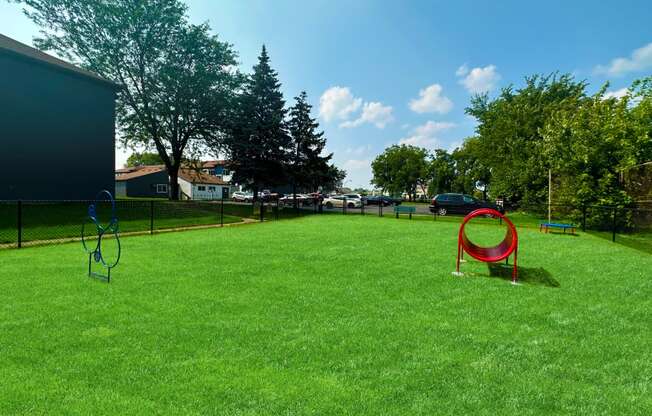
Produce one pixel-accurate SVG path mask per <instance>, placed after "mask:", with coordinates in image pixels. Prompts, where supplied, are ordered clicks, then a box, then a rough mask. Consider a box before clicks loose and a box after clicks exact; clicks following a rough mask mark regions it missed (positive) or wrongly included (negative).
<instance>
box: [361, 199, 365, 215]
mask: <svg viewBox="0 0 652 416" xmlns="http://www.w3.org/2000/svg"><path fill="white" fill-rule="evenodd" d="M360 202H361V203H362V205H361V206H360V213H361V214H362V215H364V202H363V201H360Z"/></svg>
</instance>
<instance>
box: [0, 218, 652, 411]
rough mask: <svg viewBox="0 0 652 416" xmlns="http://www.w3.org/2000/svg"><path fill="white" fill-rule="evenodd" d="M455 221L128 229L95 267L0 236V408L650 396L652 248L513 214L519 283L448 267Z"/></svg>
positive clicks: (584, 406) (541, 401)
mask: <svg viewBox="0 0 652 416" xmlns="http://www.w3.org/2000/svg"><path fill="white" fill-rule="evenodd" d="M457 227H458V224H454V223H450V222H443V221H442V222H435V221H432V222H429V221H409V220H407V219H401V220H395V219H393V218H377V217H371V216H369V217H362V216H339V215H337V216H336V215H330V216H329V215H324V216H312V217H304V218H299V219H295V220H287V221H277V222H270V223H263V224H251V225H242V226H235V227H225V228H224V229H209V230H199V231H188V232H179V233H170V234H163V235H156V236H141V237H129V238H124V239H123V246H124V253H123V261H122V263H121V264H120V265H119V266H118V267H117V268H116V269H115V270H114V274H113V276H114V280H113V281H112V283H111V284H105V283H101V282H98V281H95V280H91V279H88V278H86V277H85V269H86V257H85V255H84V254H83V252H82V251H81V247H80V244H65V245H60V246H48V247H34V248H26V249H22V250H3V251H0V325H1V330H0V414H48V415H52V414H66V415H74V414H119V415H128V414H133V415H142V414H184V415H185V414H229V415H265V414H268V415H279V414H283V415H303V414H319V415H323V414H331V415H341V414H351V415H367V414H373V415H388V414H395V415H418V414H421V415H435V414H437V415H439V414H449V415H462V414H481V415H496V414H498V415H509V414H515V415H516V414H517V415H529V414H586V415H614V414H628V415H649V414H651V413H652V317H651V314H652V300H651V299H652V296H651V295H652V256H650V255H648V254H645V253H641V252H640V251H635V250H633V249H630V248H627V247H623V246H620V245H617V244H613V243H611V242H609V241H606V240H604V239H600V238H597V237H594V236H590V235H587V234H581V235H580V236H578V237H572V236H564V235H550V234H548V235H545V234H540V233H538V232H537V231H536V230H532V229H524V230H521V232H520V239H521V248H520V253H519V255H520V257H519V263H520V264H521V265H522V269H521V274H522V277H523V279H522V284H521V285H518V286H513V285H511V284H510V283H509V279H508V277H507V276H508V275H509V269H507V268H504V267H501V266H496V267H493V268H489V267H487V265H485V264H480V263H477V262H474V261H469V262H468V263H465V264H463V265H462V270H463V271H464V272H465V273H466V276H465V277H463V278H457V277H454V276H452V275H451V272H452V271H453V270H454V267H455V254H456V240H457ZM470 233H472V234H473V236H474V237H475V238H476V239H479V240H483V241H485V242H486V241H489V240H494V241H495V240H496V239H499V238H500V235H499V234H500V233H501V229H500V228H499V227H496V226H491V225H476V226H475V227H473V229H471V230H470Z"/></svg>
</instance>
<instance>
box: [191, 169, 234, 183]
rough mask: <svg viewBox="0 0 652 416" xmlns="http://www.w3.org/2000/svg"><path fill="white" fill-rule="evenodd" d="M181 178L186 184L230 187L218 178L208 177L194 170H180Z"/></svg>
mask: <svg viewBox="0 0 652 416" xmlns="http://www.w3.org/2000/svg"><path fill="white" fill-rule="evenodd" d="M179 177H180V178H181V179H183V180H184V181H186V182H190V183H201V184H209V185H228V183H227V182H224V181H223V180H221V179H219V178H218V177H217V176H213V175H207V174H205V173H201V172H197V171H196V170H193V169H179Z"/></svg>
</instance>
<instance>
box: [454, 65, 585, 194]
mask: <svg viewBox="0 0 652 416" xmlns="http://www.w3.org/2000/svg"><path fill="white" fill-rule="evenodd" d="M585 88H586V83H585V82H583V81H580V82H578V81H575V80H574V78H573V77H572V76H571V75H561V76H558V75H557V74H552V75H548V76H538V75H535V76H532V77H527V78H526V79H525V86H524V87H523V88H521V89H517V90H515V89H514V88H513V87H511V86H510V87H508V88H505V89H503V90H502V91H501V93H500V95H499V96H498V97H497V98H496V99H494V100H490V99H489V97H488V95H486V94H484V95H479V96H476V97H474V98H473V99H472V101H471V105H470V106H469V107H468V108H467V109H466V112H467V113H468V114H470V115H472V116H474V117H475V118H476V119H477V120H478V122H479V125H478V127H477V135H478V137H479V140H478V146H477V147H478V149H477V152H476V153H477V154H478V155H479V156H480V158H481V163H482V164H483V165H484V167H485V168H486V169H490V171H491V185H492V193H493V194H494V195H495V196H498V195H501V196H504V197H507V198H509V199H510V200H512V201H513V202H519V201H523V202H526V203H536V202H542V201H545V199H546V195H547V189H548V183H547V182H548V181H547V172H548V169H549V168H550V165H549V160H548V158H547V157H545V156H544V150H545V149H544V146H545V143H544V140H543V137H542V135H541V129H543V127H544V126H545V125H546V123H547V122H548V120H550V118H551V117H552V115H553V114H555V113H556V112H558V111H561V110H572V108H573V107H574V106H576V105H577V102H578V100H579V99H580V98H581V97H584V96H585Z"/></svg>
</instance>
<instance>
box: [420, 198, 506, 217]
mask: <svg viewBox="0 0 652 416" xmlns="http://www.w3.org/2000/svg"><path fill="white" fill-rule="evenodd" d="M480 208H491V209H495V210H496V211H498V212H500V213H504V210H503V208H502V207H499V206H497V205H496V204H493V203H491V202H487V201H481V200H479V199H477V198H474V197H472V196H471V195H464V194H439V195H436V196H435V197H434V198H433V199H432V202H431V203H430V212H433V213H434V212H436V213H437V215H447V214H463V215H466V214H468V213H470V212H473V211H475V210H476V209H480Z"/></svg>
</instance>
